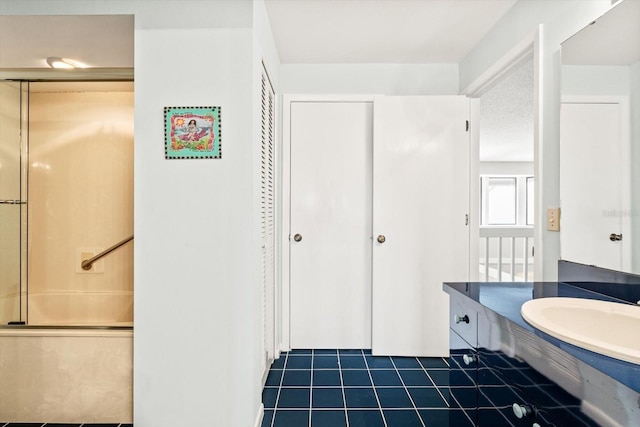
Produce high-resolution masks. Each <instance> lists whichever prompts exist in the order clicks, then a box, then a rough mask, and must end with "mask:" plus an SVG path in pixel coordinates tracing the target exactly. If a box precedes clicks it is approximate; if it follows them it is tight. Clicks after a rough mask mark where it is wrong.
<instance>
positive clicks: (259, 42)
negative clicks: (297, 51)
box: [250, 0, 280, 404]
mask: <svg viewBox="0 0 640 427" xmlns="http://www.w3.org/2000/svg"><path fill="white" fill-rule="evenodd" d="M263 63H264V67H265V68H266V70H267V73H268V74H269V78H270V80H271V84H272V85H273V88H274V90H275V91H276V93H277V92H278V83H279V78H280V58H279V56H278V50H277V48H276V45H275V42H274V40H273V35H272V33H271V25H270V23H269V17H268V15H267V9H266V6H265V4H264V0H255V1H254V2H253V74H252V78H253V92H254V96H253V98H252V101H253V120H254V123H253V145H252V147H253V150H254V152H253V165H254V166H253V167H254V170H255V171H258V170H260V168H261V163H262V159H261V152H260V147H261V139H262V123H261V114H262V111H261V108H262V103H261V97H260V96H258V94H260V93H261V84H262V82H261V75H262V68H263ZM277 108H278V105H277V98H276V111H277ZM279 118H280V115H279V114H276V123H277V122H279V121H280V120H279ZM278 135H279V133H276V138H278ZM276 145H277V144H276ZM279 164H280V163H279V162H277V163H276V165H279ZM253 178H254V182H253V188H254V189H255V191H257V190H258V189H259V188H260V174H257V173H256V174H254V176H253ZM260 197H261V194H260V193H259V192H256V194H255V195H254V197H253V202H254V203H253V211H254V212H256V213H258V212H260ZM277 206H278V205H277V204H276V209H277ZM254 220H256V224H255V227H256V229H259V228H260V222H259V220H260V218H259V216H258V215H255V216H254ZM253 237H254V238H255V242H254V243H253V246H252V247H253V248H254V249H255V251H254V252H252V256H254V257H257V258H256V259H260V256H261V241H260V238H259V234H258V233H255V235H254V236H253ZM277 264H278V263H276V265H277ZM256 281H257V282H258V283H262V282H261V281H262V276H261V275H260V276H259V277H257V278H256ZM276 283H278V282H277V281H276ZM276 288H278V286H277V285H276ZM276 291H277V289H276ZM262 295H263V294H262V290H260V291H259V292H254V293H252V294H251V296H252V299H251V301H252V303H253V304H254V307H255V308H254V310H255V312H256V313H261V316H260V317H259V319H254V322H255V321H256V320H259V322H256V323H254V326H255V327H256V329H255V330H254V336H253V341H252V342H253V343H254V344H255V345H256V346H257V348H256V352H255V354H257V355H258V356H259V357H258V358H257V359H256V360H254V366H253V368H254V369H253V374H252V378H251V379H250V380H251V384H250V386H251V387H252V392H253V395H254V396H255V395H257V396H260V400H258V401H257V402H256V403H257V404H260V403H261V402H262V399H261V396H262V383H260V382H258V383H256V382H255V379H256V378H258V379H260V378H263V376H264V375H265V373H266V371H267V370H268V369H269V366H266V363H265V360H266V359H265V354H264V352H266V350H267V349H266V348H264V349H263V348H262V346H261V345H260V343H261V342H262V333H263V325H262V319H263V315H265V313H264V312H263V310H264V309H265V307H264V302H263V300H262ZM274 299H275V301H279V299H278V297H277V294H276V296H275V297H274ZM276 304H277V303H276ZM265 320H266V321H267V322H269V321H270V319H267V318H266V315H265ZM276 327H277V326H276ZM276 330H277V329H276Z"/></svg>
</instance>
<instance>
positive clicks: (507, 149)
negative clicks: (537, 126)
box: [479, 59, 534, 162]
mask: <svg viewBox="0 0 640 427" xmlns="http://www.w3.org/2000/svg"><path fill="white" fill-rule="evenodd" d="M533 107H534V80H533V59H530V60H528V61H526V62H525V63H523V64H522V65H520V66H518V67H517V68H515V69H514V70H512V71H511V73H510V74H509V75H508V76H507V77H505V78H504V80H502V81H501V82H500V83H498V84H497V85H495V86H494V87H493V88H491V90H489V91H488V92H487V93H485V94H484V95H482V97H481V98H480V147H479V156H480V161H481V162H533V129H534V127H533Z"/></svg>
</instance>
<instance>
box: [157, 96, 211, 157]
mask: <svg viewBox="0 0 640 427" xmlns="http://www.w3.org/2000/svg"><path fill="white" fill-rule="evenodd" d="M164 126H165V128H164V134H165V147H164V152H165V158H167V159H220V158H222V146H221V139H222V138H221V132H222V123H221V121H220V107H165V108H164Z"/></svg>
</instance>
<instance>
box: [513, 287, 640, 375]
mask: <svg viewBox="0 0 640 427" xmlns="http://www.w3.org/2000/svg"><path fill="white" fill-rule="evenodd" d="M520 311H521V313H522V317H523V318H524V320H526V321H527V322H528V323H530V324H531V325H532V326H533V327H535V328H537V329H539V330H541V331H543V332H545V333H547V334H549V335H551V336H553V337H555V338H558V339H560V340H562V341H565V342H568V343H571V344H573V345H576V346H578V347H582V348H586V349H588V350H591V351H594V352H596V353H600V354H604V355H607V356H610V357H614V358H616V359H620V360H625V361H627V362H631V363H637V364H640V306H637V305H631V304H620V303H615V302H608V301H599V300H592V299H583V298H562V297H558V298H539V299H534V300H531V301H527V302H526V303H524V304H523V305H522V308H521V310H520Z"/></svg>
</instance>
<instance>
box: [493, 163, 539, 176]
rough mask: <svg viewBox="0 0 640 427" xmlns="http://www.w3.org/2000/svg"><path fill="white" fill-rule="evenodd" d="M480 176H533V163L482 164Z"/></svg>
mask: <svg viewBox="0 0 640 427" xmlns="http://www.w3.org/2000/svg"><path fill="white" fill-rule="evenodd" d="M480 175H496V176H497V175H533V162H480Z"/></svg>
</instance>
